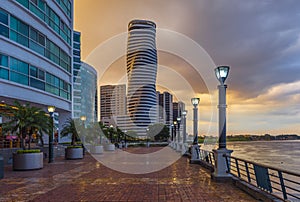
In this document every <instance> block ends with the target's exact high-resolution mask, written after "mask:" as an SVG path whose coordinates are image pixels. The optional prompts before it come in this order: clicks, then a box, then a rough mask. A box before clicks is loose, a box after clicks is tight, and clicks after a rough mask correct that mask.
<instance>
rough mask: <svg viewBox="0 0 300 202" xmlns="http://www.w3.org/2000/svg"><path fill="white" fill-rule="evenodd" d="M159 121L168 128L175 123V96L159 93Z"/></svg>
mask: <svg viewBox="0 0 300 202" xmlns="http://www.w3.org/2000/svg"><path fill="white" fill-rule="evenodd" d="M157 99H158V101H157V102H158V106H159V107H158V120H159V122H160V123H163V124H165V125H167V126H170V125H171V124H172V123H173V96H172V94H170V93H169V92H163V93H160V92H159V91H157Z"/></svg>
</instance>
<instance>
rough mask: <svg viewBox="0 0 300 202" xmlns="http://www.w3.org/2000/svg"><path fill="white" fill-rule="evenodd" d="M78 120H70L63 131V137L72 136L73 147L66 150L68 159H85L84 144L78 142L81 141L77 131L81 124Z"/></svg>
mask: <svg viewBox="0 0 300 202" xmlns="http://www.w3.org/2000/svg"><path fill="white" fill-rule="evenodd" d="M76 121H77V120H74V119H71V118H69V119H68V120H67V121H66V122H65V123H64V125H63V129H62V130H61V133H60V134H61V136H63V137H64V136H68V135H69V134H71V139H72V142H71V145H70V146H67V148H65V158H66V159H82V158H83V153H84V148H83V144H82V143H81V142H77V143H76V141H78V140H80V138H79V133H78V131H77V129H76V126H77V127H80V124H79V122H78V123H77V122H76ZM78 129H79V128H78Z"/></svg>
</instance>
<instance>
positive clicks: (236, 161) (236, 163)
mask: <svg viewBox="0 0 300 202" xmlns="http://www.w3.org/2000/svg"><path fill="white" fill-rule="evenodd" d="M235 165H236V170H237V173H238V176H239V177H241V173H240V168H239V162H238V160H237V159H235Z"/></svg>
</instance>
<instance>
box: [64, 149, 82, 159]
mask: <svg viewBox="0 0 300 202" xmlns="http://www.w3.org/2000/svg"><path fill="white" fill-rule="evenodd" d="M65 158H66V159H83V148H66V149H65Z"/></svg>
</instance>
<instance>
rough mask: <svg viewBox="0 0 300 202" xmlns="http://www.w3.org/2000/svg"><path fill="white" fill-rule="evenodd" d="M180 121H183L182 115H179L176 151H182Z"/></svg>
mask: <svg viewBox="0 0 300 202" xmlns="http://www.w3.org/2000/svg"><path fill="white" fill-rule="evenodd" d="M180 123H181V117H177V125H178V127H177V129H178V135H177V147H176V151H180V149H181V148H180V147H181V144H180Z"/></svg>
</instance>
